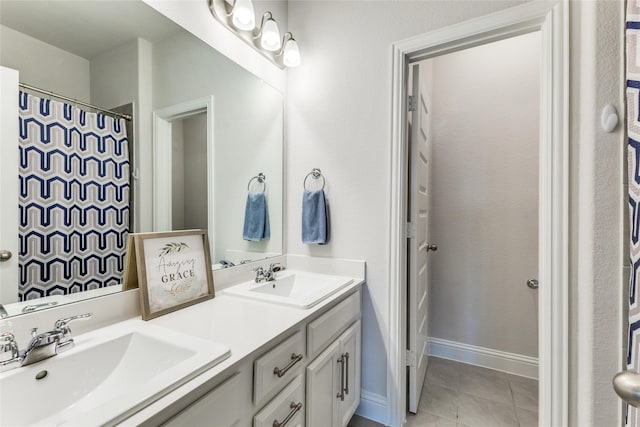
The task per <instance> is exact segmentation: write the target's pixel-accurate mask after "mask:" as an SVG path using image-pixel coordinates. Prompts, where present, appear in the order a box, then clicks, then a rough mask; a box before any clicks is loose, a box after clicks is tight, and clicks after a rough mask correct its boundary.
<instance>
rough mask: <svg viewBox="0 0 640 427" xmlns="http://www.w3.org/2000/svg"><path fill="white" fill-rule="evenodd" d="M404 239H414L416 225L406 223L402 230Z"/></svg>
mask: <svg viewBox="0 0 640 427" xmlns="http://www.w3.org/2000/svg"><path fill="white" fill-rule="evenodd" d="M404 237H405V238H407V239H413V238H414V237H416V225H415V223H413V222H407V223H406V226H405V229H404Z"/></svg>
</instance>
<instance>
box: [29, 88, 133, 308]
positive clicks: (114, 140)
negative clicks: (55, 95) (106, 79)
mask: <svg viewBox="0 0 640 427" xmlns="http://www.w3.org/2000/svg"><path fill="white" fill-rule="evenodd" d="M19 126H20V132H19V150H20V165H19V176H20V196H19V206H20V228H19V238H20V254H19V264H20V285H19V297H20V300H21V301H24V300H28V299H32V298H37V297H42V296H49V295H66V294H70V293H75V292H81V291H86V290H91V289H97V288H102V287H106V286H110V285H116V284H119V283H121V281H122V272H123V267H124V255H125V244H126V242H127V234H128V231H129V186H130V183H129V150H128V140H127V134H126V130H125V124H124V120H123V119H119V118H113V117H110V116H106V115H104V114H99V113H91V112H86V111H83V110H80V109H78V108H77V107H75V106H73V105H70V104H65V103H62V102H58V101H55V100H50V99H43V98H39V97H37V96H33V95H31V94H28V93H25V92H20V97H19Z"/></svg>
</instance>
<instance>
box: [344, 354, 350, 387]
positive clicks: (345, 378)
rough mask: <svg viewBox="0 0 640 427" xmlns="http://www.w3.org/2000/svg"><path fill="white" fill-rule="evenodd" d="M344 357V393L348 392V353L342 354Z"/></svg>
mask: <svg viewBox="0 0 640 427" xmlns="http://www.w3.org/2000/svg"><path fill="white" fill-rule="evenodd" d="M344 359H345V362H344V364H345V371H346V374H345V376H344V384H345V387H344V392H345V393H346V394H349V353H345V354H344Z"/></svg>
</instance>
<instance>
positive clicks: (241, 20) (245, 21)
mask: <svg viewBox="0 0 640 427" xmlns="http://www.w3.org/2000/svg"><path fill="white" fill-rule="evenodd" d="M231 22H233V25H234V27H236V28H237V29H239V30H243V31H250V30H253V29H254V27H255V26H256V13H255V12H254V10H253V3H251V0H235V3H233V8H232V9H231Z"/></svg>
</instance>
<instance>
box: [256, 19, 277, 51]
mask: <svg viewBox="0 0 640 427" xmlns="http://www.w3.org/2000/svg"><path fill="white" fill-rule="evenodd" d="M261 32H262V35H261V36H260V46H262V48H263V49H264V50H268V51H269V52H275V51H276V50H279V49H280V46H281V45H280V30H279V29H278V24H276V21H274V20H273V19H268V20H266V21H265V23H264V24H263V25H262V31H261Z"/></svg>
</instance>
